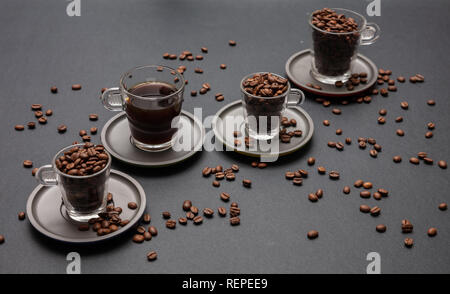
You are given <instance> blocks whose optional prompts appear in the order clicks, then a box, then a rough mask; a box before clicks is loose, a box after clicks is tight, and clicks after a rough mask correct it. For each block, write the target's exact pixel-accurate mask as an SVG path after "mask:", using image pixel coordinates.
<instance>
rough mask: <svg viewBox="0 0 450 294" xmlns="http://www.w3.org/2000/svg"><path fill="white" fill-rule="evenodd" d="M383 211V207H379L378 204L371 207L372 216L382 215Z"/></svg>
mask: <svg viewBox="0 0 450 294" xmlns="http://www.w3.org/2000/svg"><path fill="white" fill-rule="evenodd" d="M380 212H381V208H379V207H378V206H374V207H372V208H371V209H370V215H372V216H378V215H380Z"/></svg>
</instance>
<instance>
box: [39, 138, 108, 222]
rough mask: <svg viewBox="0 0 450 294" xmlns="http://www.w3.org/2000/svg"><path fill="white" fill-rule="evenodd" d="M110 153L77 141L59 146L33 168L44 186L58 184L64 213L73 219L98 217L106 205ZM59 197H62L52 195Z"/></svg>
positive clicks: (99, 146)
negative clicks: (48, 160)
mask: <svg viewBox="0 0 450 294" xmlns="http://www.w3.org/2000/svg"><path fill="white" fill-rule="evenodd" d="M110 167H111V156H110V154H109V153H108V152H107V151H106V150H105V148H104V147H103V146H101V145H97V146H95V145H93V144H91V143H87V144H76V145H71V146H68V147H66V148H64V149H62V150H60V151H59V152H58V153H56V155H55V156H54V157H53V160H52V163H51V164H49V165H44V166H42V167H40V168H39V169H38V171H37V172H36V175H35V177H36V179H37V180H38V182H39V183H40V184H42V185H44V186H57V187H58V188H59V190H60V192H61V196H62V201H63V204H64V207H65V209H66V212H67V215H68V216H69V217H70V218H71V219H72V220H74V221H76V222H87V221H89V219H91V218H95V217H98V214H99V213H100V212H103V211H104V210H105V208H106V197H107V194H108V181H109V175H110ZM55 201H61V199H55Z"/></svg>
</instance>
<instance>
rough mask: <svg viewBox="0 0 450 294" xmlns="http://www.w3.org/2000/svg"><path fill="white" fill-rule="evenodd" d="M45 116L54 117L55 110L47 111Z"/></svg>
mask: <svg viewBox="0 0 450 294" xmlns="http://www.w3.org/2000/svg"><path fill="white" fill-rule="evenodd" d="M45 115H46V116H52V115H53V110H51V109H47V111H45Z"/></svg>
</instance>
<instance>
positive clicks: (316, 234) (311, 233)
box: [307, 230, 319, 240]
mask: <svg viewBox="0 0 450 294" xmlns="http://www.w3.org/2000/svg"><path fill="white" fill-rule="evenodd" d="M307 237H308V239H310V240H312V239H316V238H317V237H319V232H318V231H316V230H311V231H309V232H308V234H307Z"/></svg>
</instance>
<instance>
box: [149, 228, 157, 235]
mask: <svg viewBox="0 0 450 294" xmlns="http://www.w3.org/2000/svg"><path fill="white" fill-rule="evenodd" d="M148 232H149V233H150V234H151V235H152V236H156V235H158V230H157V229H156V227H154V226H150V227H149V228H148Z"/></svg>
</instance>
